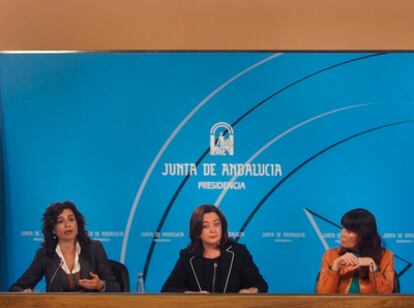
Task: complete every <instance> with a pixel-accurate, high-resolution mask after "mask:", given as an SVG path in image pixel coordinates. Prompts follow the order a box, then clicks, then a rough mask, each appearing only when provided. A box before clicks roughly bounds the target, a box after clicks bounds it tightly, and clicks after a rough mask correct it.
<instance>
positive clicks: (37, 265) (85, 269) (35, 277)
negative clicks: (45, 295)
mask: <svg viewBox="0 0 414 308" xmlns="http://www.w3.org/2000/svg"><path fill="white" fill-rule="evenodd" d="M60 262H61V260H60V258H59V256H58V255H57V254H56V252H53V254H52V255H49V254H48V253H47V250H46V248H45V247H41V248H40V249H38V251H37V253H36V256H35V257H34V259H33V261H32V264H30V266H29V268H28V269H27V270H26V272H25V273H24V274H23V275H22V276H21V277H20V278H19V279H18V280H17V281H16V282H15V283H14V284H13V285H12V286H11V287H10V289H9V291H22V290H24V289H33V288H34V287H35V285H36V284H37V283H38V282H39V281H40V280H41V279H42V277H43V276H45V277H46V291H47V292H63V291H64V284H65V283H66V275H65V272H64V271H63V270H62V269H58V268H60ZM79 263H80V268H81V269H80V277H81V279H91V278H92V277H90V275H89V273H90V272H93V273H95V274H97V275H98V276H99V278H100V279H101V280H104V281H105V284H106V285H105V291H106V292H117V291H119V290H120V287H119V284H118V282H117V281H116V278H115V276H114V274H113V273H112V271H111V267H110V265H109V262H108V259H107V257H106V253H105V250H104V248H103V246H102V244H101V242H99V241H91V242H90V246H89V257H87V256H86V254H85V251H84V250H83V249H82V250H81V253H80V255H79ZM55 273H56V275H55V277H54V278H53V281H51V279H52V277H53V275H54V274H55ZM83 291H90V290H86V289H83Z"/></svg>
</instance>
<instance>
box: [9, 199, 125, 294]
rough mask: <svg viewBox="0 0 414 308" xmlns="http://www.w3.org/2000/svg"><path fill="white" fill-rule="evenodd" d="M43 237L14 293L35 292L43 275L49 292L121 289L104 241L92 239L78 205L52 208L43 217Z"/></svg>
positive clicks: (58, 205) (13, 288) (13, 286)
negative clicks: (34, 289)
mask: <svg viewBox="0 0 414 308" xmlns="http://www.w3.org/2000/svg"><path fill="white" fill-rule="evenodd" d="M43 236H44V242H43V244H42V247H41V248H40V249H39V250H38V251H37V253H36V256H35V257H34V259H33V261H32V263H31V264H30V266H29V268H28V269H27V270H26V272H25V273H24V274H23V275H22V276H21V277H20V278H19V279H18V280H17V281H16V282H15V283H14V284H13V285H12V286H11V287H10V291H22V292H32V291H33V288H34V287H35V285H36V284H37V283H38V282H39V281H40V280H41V279H42V277H43V276H45V277H46V291H47V292H65V291H76V292H80V291H112V292H116V291H119V290H120V287H119V284H118V282H117V281H116V278H115V276H114V274H113V273H112V271H111V268H110V264H109V262H108V259H107V257H106V253H105V250H104V248H103V246H102V244H101V242H99V241H93V240H91V239H90V238H89V236H88V234H87V232H86V230H85V219H84V217H83V215H82V214H81V213H80V212H79V211H78V209H77V208H76V206H75V204H73V203H72V202H70V201H64V202H57V203H53V204H52V205H50V206H49V207H48V208H47V209H46V211H45V213H44V214H43Z"/></svg>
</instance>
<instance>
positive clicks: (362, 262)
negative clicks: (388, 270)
mask: <svg viewBox="0 0 414 308" xmlns="http://www.w3.org/2000/svg"><path fill="white" fill-rule="evenodd" d="M358 261H359V266H369V270H370V271H371V272H376V271H377V270H378V267H377V265H376V264H375V261H374V259H372V258H370V257H363V258H358Z"/></svg>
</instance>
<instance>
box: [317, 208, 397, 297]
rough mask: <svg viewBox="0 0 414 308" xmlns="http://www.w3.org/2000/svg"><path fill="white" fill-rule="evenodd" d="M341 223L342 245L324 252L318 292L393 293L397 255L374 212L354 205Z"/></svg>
mask: <svg viewBox="0 0 414 308" xmlns="http://www.w3.org/2000/svg"><path fill="white" fill-rule="evenodd" d="M341 224H342V227H343V229H342V231H341V246H340V247H338V248H334V249H329V250H328V251H327V252H326V253H325V254H324V256H323V258H322V267H321V271H320V276H319V280H318V285H317V292H318V293H354V294H358V293H391V292H392V290H393V287H394V278H395V277H394V275H395V273H394V255H393V254H392V252H391V251H389V250H387V249H385V248H384V247H383V245H382V241H381V237H380V235H379V234H378V231H377V223H376V221H375V217H374V215H372V214H371V213H370V212H369V211H367V210H365V209H354V210H351V211H349V212H347V213H345V215H344V216H343V217H342V219H341Z"/></svg>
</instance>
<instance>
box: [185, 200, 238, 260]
mask: <svg viewBox="0 0 414 308" xmlns="http://www.w3.org/2000/svg"><path fill="white" fill-rule="evenodd" d="M212 212H214V213H216V214H217V216H218V217H219V219H220V222H221V232H222V233H221V239H220V244H219V248H220V250H224V249H225V247H226V246H227V244H228V243H229V242H230V241H231V239H230V238H229V235H228V232H227V220H226V217H224V215H223V213H222V212H221V211H220V210H219V209H218V207H216V206H214V205H210V204H204V205H201V206H199V207H198V208H196V209H195V210H194V212H193V214H192V215H191V219H190V239H191V243H190V245H189V246H188V250H189V251H190V253H192V254H194V255H202V254H203V245H202V243H201V239H200V235H201V231H202V229H203V218H204V214H207V213H212Z"/></svg>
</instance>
